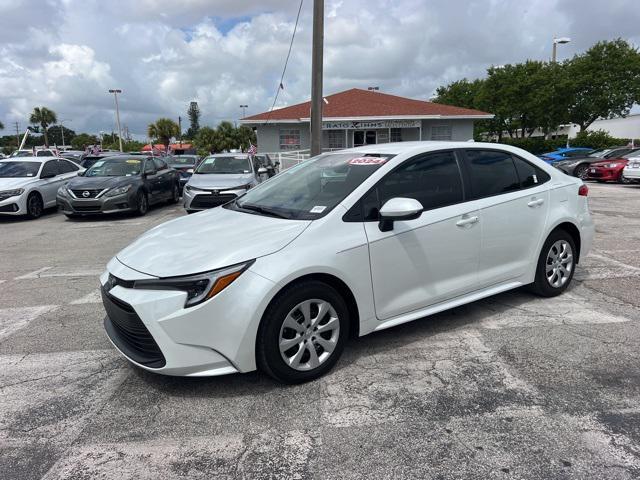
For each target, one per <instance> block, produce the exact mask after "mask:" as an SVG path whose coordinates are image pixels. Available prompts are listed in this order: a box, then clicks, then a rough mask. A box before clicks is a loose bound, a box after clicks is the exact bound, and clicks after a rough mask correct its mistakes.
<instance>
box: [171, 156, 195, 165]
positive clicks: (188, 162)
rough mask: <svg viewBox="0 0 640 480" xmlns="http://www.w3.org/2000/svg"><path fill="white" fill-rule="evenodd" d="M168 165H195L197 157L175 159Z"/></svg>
mask: <svg viewBox="0 0 640 480" xmlns="http://www.w3.org/2000/svg"><path fill="white" fill-rule="evenodd" d="M168 163H170V164H171V165H195V164H196V157H173V158H172V159H171V160H170V161H169V162H168Z"/></svg>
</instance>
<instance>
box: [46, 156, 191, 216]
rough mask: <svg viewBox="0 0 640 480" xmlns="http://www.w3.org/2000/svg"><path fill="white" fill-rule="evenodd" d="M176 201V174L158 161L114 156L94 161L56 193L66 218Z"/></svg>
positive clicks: (139, 209)
mask: <svg viewBox="0 0 640 480" xmlns="http://www.w3.org/2000/svg"><path fill="white" fill-rule="evenodd" d="M179 199H180V194H179V186H178V174H177V172H176V171H175V170H173V169H171V168H169V166H168V165H167V164H166V162H165V161H164V160H162V159H160V158H145V157H139V156H130V155H117V156H111V157H105V158H103V159H101V160H98V161H97V162H95V163H94V164H93V166H92V167H91V168H89V169H88V170H87V171H86V172H85V173H84V174H83V176H80V177H78V178H75V179H73V180H72V181H71V182H69V183H68V184H67V185H66V186H65V187H62V188H60V189H59V190H58V196H57V202H58V207H59V208H60V209H61V210H62V212H63V213H64V214H65V215H66V216H67V217H70V218H71V217H78V216H81V215H95V214H105V213H115V212H127V211H134V212H136V213H137V214H138V215H145V214H146V213H147V211H148V210H149V206H150V205H153V204H156V203H160V202H164V201H168V202H172V203H177V202H178V200H179Z"/></svg>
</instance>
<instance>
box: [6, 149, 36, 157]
mask: <svg viewBox="0 0 640 480" xmlns="http://www.w3.org/2000/svg"><path fill="white" fill-rule="evenodd" d="M11 157H13V158H15V157H33V152H32V151H31V150H28V151H27V150H17V151H15V152H13V153H12V154H11Z"/></svg>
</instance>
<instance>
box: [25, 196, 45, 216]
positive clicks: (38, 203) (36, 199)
mask: <svg viewBox="0 0 640 480" xmlns="http://www.w3.org/2000/svg"><path fill="white" fill-rule="evenodd" d="M43 210H44V204H43V203H42V197H41V196H40V195H39V194H38V193H35V192H33V193H31V194H29V197H28V198H27V216H28V217H29V218H39V217H40V216H42V212H43Z"/></svg>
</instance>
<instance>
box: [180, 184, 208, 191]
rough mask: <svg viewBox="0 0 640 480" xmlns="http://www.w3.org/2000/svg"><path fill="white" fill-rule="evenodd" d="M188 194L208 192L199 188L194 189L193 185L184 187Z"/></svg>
mask: <svg viewBox="0 0 640 480" xmlns="http://www.w3.org/2000/svg"><path fill="white" fill-rule="evenodd" d="M184 188H185V189H186V190H187V192H206V190H203V189H201V188H197V187H192V186H191V185H189V184H187V185H185V187H184Z"/></svg>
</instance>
